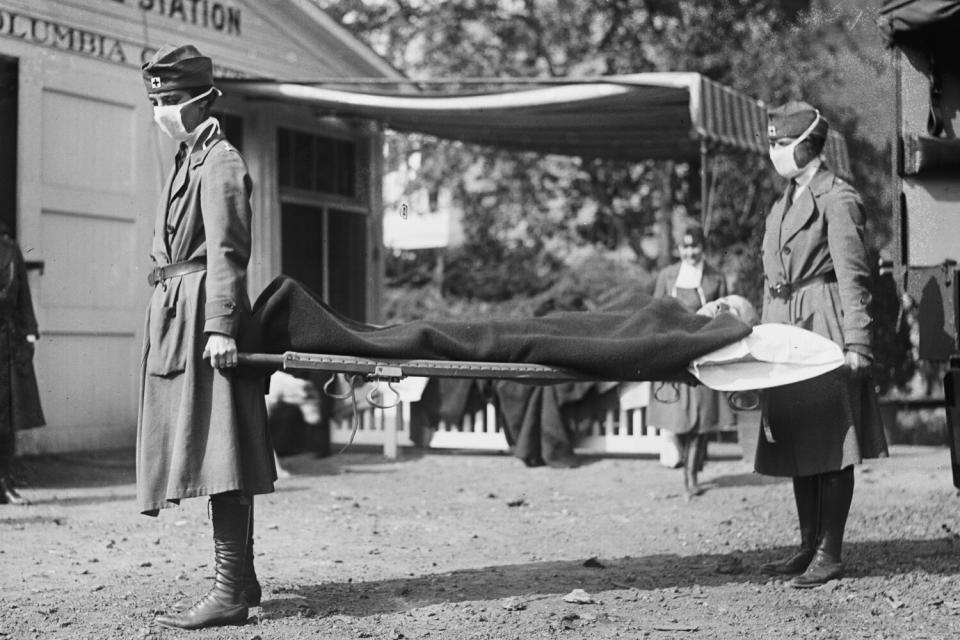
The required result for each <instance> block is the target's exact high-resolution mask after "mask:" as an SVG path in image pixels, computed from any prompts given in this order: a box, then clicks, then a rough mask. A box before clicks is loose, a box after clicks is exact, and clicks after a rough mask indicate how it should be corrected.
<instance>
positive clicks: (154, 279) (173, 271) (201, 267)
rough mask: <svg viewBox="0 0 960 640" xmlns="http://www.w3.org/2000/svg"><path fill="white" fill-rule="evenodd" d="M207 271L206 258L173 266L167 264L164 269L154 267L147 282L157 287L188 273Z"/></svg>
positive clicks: (176, 263) (175, 263) (177, 263)
mask: <svg viewBox="0 0 960 640" xmlns="http://www.w3.org/2000/svg"><path fill="white" fill-rule="evenodd" d="M206 269H207V259H206V257H204V258H194V259H193V260H185V261H183V262H174V263H173V264H166V265H163V266H162V267H154V268H153V270H152V271H151V272H150V273H148V274H147V282H148V283H149V284H150V286H151V287H155V286H157V285H158V284H160V283H161V282H163V281H164V280H169V279H170V278H176V277H178V276H185V275H187V274H188V273H196V272H197V271H206Z"/></svg>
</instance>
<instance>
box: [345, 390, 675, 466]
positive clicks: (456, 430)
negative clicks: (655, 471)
mask: <svg viewBox="0 0 960 640" xmlns="http://www.w3.org/2000/svg"><path fill="white" fill-rule="evenodd" d="M648 386H649V385H647V387H648ZM640 391H641V394H640V395H641V396H642V397H645V398H647V399H649V389H640ZM632 404H633V405H637V404H638V403H636V402H633V403H632ZM639 404H640V405H643V404H645V403H643V402H641V403H639ZM645 413H646V411H645V406H635V408H630V409H620V410H611V411H607V412H606V415H605V416H604V417H603V419H602V420H597V421H595V422H593V423H592V424H591V425H590V430H589V432H588V433H587V434H585V435H583V436H581V438H580V439H579V441H578V442H577V447H576V449H577V451H578V452H582V453H632V454H658V453H659V452H660V449H661V437H660V431H659V429H656V428H653V427H648V426H647V425H646V422H645ZM357 418H358V419H359V426H358V428H357V430H356V434H355V435H354V437H353V442H354V444H359V445H373V446H382V447H383V452H384V455H385V456H386V457H388V458H396V456H397V451H398V448H399V447H412V446H415V443H414V442H413V440H412V439H411V437H410V403H409V402H400V403H399V404H397V405H396V406H394V407H391V408H389V409H376V408H366V409H363V410H362V411H360V412H359V414H358V416H357ZM353 429H354V418H353V417H352V416H350V417H346V418H340V419H335V420H331V421H330V441H331V442H332V443H333V444H334V445H341V446H342V445H344V444H346V443H347V442H349V441H350V438H351V434H352V433H353ZM428 440H429V445H428V446H429V448H431V449H468V450H469V449H473V450H478V451H506V450H508V449H509V446H508V444H507V438H506V436H505V435H504V433H503V429H502V427H501V426H500V425H499V424H498V421H497V413H496V409H495V407H494V406H493V405H492V404H487V405H486V407H485V408H484V409H483V410H481V411H478V412H477V413H474V414H472V415H467V416H465V417H464V419H463V421H462V422H461V423H460V424H456V425H451V424H446V423H444V422H441V423H440V424H439V425H438V428H437V429H436V430H432V434H430V437H429V438H428Z"/></svg>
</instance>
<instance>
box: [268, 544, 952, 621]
mask: <svg viewBox="0 0 960 640" xmlns="http://www.w3.org/2000/svg"><path fill="white" fill-rule="evenodd" d="M958 547H960V541H958V538H957V537H956V536H950V537H947V538H938V539H933V540H883V541H869V542H851V543H848V544H847V545H846V547H845V555H846V558H845V560H846V563H847V575H848V576H849V577H861V578H862V577H868V576H892V575H897V574H906V573H910V572H912V571H916V570H917V566H918V565H921V566H922V567H923V569H925V570H926V571H928V572H929V573H931V574H933V575H942V576H953V575H957V574H960V555H958V554H957V550H958ZM794 551H795V549H793V548H785V547H779V548H771V549H762V550H757V551H750V552H743V553H740V552H734V553H730V554H701V555H694V556H678V555H674V554H661V555H651V556H644V557H641V558H631V557H623V558H610V559H600V560H599V564H600V565H601V566H599V567H597V566H593V567H589V566H586V565H585V564H584V563H585V562H586V561H585V560H576V561H563V562H538V563H526V564H516V565H505V566H493V567H483V568H479V569H469V570H463V571H453V572H450V573H441V574H434V575H425V576H418V577H412V578H406V579H393V580H383V581H375V582H350V583H331V584H316V585H296V586H290V587H280V588H275V589H273V590H272V591H271V592H270V595H268V596H266V597H265V598H264V602H263V605H262V606H263V616H264V618H274V619H276V618H286V617H290V616H299V617H304V616H307V617H309V616H311V615H312V616H321V617H324V616H329V615H334V614H343V615H348V616H357V617H364V616H371V615H377V614H389V613H397V612H401V611H408V610H411V609H417V608H420V607H426V606H430V605H436V604H441V603H447V602H465V601H477V600H482V601H488V602H489V601H492V600H500V599H504V598H517V599H519V600H521V601H522V600H524V599H530V600H535V599H539V598H540V597H541V596H542V595H543V594H557V593H559V594H565V593H568V592H570V591H571V590H572V589H574V588H580V589H584V590H586V591H587V592H588V593H591V594H594V595H596V594H600V593H602V592H604V591H610V590H631V589H635V590H640V591H646V590H653V589H665V588H674V587H677V588H683V587H692V586H694V585H699V586H701V587H707V588H709V587H713V586H719V585H723V584H729V583H739V584H751V583H752V584H758V585H759V584H766V583H768V582H769V581H770V580H771V578H770V577H769V576H767V575H765V574H763V573H761V572H760V570H759V567H760V565H761V564H763V563H765V562H769V561H771V560H774V559H779V558H781V557H783V556H786V555H789V554H791V553H793V552H794ZM594 564H596V563H594ZM267 586H268V587H269V585H267ZM601 599H602V596H601Z"/></svg>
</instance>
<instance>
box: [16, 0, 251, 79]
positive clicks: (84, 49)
mask: <svg viewBox="0 0 960 640" xmlns="http://www.w3.org/2000/svg"><path fill="white" fill-rule="evenodd" d="M110 1H111V2H121V1H122V0H110ZM139 1H140V4H144V5H145V4H147V0H139ZM164 1H165V2H166V0H164ZM181 4H182V3H181ZM196 4H198V5H199V4H201V0H197V2H196ZM210 4H211V5H212V4H214V3H210ZM216 4H218V5H219V3H216ZM219 6H222V5H219ZM164 7H165V8H166V7H167V5H166V4H165V5H164ZM237 20H238V22H237V29H239V17H238V18H237ZM0 36H6V37H9V38H17V39H20V40H23V41H25V42H30V43H33V44H36V45H40V46H42V47H50V48H51V49H63V50H65V51H71V52H73V53H78V54H81V55H85V56H90V57H93V58H99V59H101V60H106V61H107V62H114V63H117V64H123V65H133V66H136V67H137V68H139V67H140V65H141V64H143V63H144V62H146V61H147V60H149V59H150V57H151V56H153V54H154V52H155V51H156V48H154V47H147V46H144V45H142V44H139V43H136V42H133V41H130V40H124V39H122V38H118V37H115V36H111V35H106V34H102V33H96V32H94V31H89V30H87V29H81V28H78V27H74V26H71V25H68V24H64V23H61V22H54V21H52V20H47V19H45V18H37V17H35V16H30V15H26V14H24V13H17V12H14V11H8V10H6V9H0ZM213 74H214V76H216V77H220V78H240V77H244V76H245V75H246V74H245V73H243V72H242V71H238V70H236V69H229V68H227V67H221V66H218V65H216V64H215V65H214V69H213Z"/></svg>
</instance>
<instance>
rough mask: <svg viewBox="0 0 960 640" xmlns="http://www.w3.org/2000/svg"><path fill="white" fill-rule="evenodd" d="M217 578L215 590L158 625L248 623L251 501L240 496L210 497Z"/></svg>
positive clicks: (198, 626) (184, 626) (190, 626)
mask: <svg viewBox="0 0 960 640" xmlns="http://www.w3.org/2000/svg"><path fill="white" fill-rule="evenodd" d="M210 507H211V511H212V519H213V544H214V551H215V566H216V578H215V579H214V583H213V587H212V588H211V589H210V591H208V592H207V594H206V595H204V596H203V597H202V598H201V599H200V601H199V602H197V603H196V604H195V605H193V606H192V607H190V608H189V609H187V610H186V611H182V612H176V613H168V614H165V615H161V616H157V619H156V620H157V622H158V623H159V624H161V625H163V626H165V627H173V628H177V629H203V628H205V627H214V626H220V625H227V624H243V623H245V622H246V621H247V613H248V609H247V601H246V600H245V599H244V596H243V586H244V577H245V574H246V566H247V546H248V545H249V542H250V498H249V497H247V496H243V495H237V494H219V495H215V496H211V497H210Z"/></svg>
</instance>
